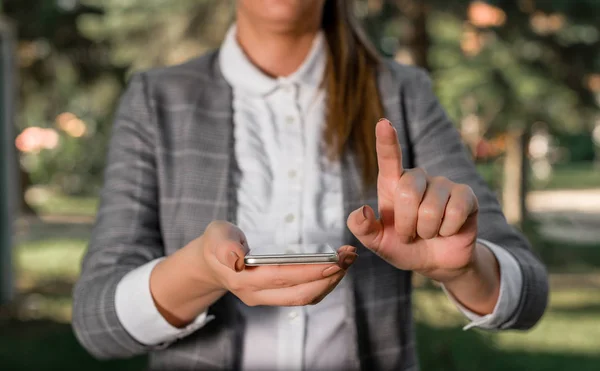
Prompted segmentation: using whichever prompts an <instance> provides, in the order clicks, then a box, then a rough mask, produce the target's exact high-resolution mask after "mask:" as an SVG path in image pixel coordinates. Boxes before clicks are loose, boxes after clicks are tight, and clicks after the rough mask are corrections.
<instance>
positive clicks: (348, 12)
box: [322, 0, 383, 186]
mask: <svg viewBox="0 0 600 371" xmlns="http://www.w3.org/2000/svg"><path fill="white" fill-rule="evenodd" d="M353 6H354V1H353V0H326V1H325V4H324V9H323V21H322V28H323V32H324V34H325V37H326V39H327V44H328V48H329V49H328V52H329V58H328V61H327V68H326V77H325V81H324V83H325V86H326V89H327V96H328V98H327V99H328V100H327V125H326V129H325V142H326V144H327V145H328V148H329V150H330V153H329V155H330V158H332V159H338V158H341V156H342V155H343V154H344V152H345V151H346V150H347V149H350V150H351V151H353V152H354V154H355V156H356V158H357V160H358V165H359V166H360V168H361V170H362V180H363V184H364V185H365V186H368V185H371V184H374V183H375V181H376V179H377V172H378V170H377V157H376V152H375V124H376V122H377V120H378V119H379V118H381V117H382V116H383V106H382V103H381V98H380V94H379V90H378V89H377V69H378V67H379V66H380V64H381V59H380V57H379V54H378V53H377V51H376V50H375V48H374V47H373V45H372V44H371V43H370V42H369V40H368V39H367V37H366V36H365V34H364V33H363V31H362V28H361V26H360V25H359V24H358V20H357V19H356V18H355V16H354V14H353V11H354V9H353Z"/></svg>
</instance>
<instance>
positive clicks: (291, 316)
mask: <svg viewBox="0 0 600 371" xmlns="http://www.w3.org/2000/svg"><path fill="white" fill-rule="evenodd" d="M288 317H289V318H290V319H291V320H294V319H296V318H297V317H298V312H296V311H293V312H290V313H288Z"/></svg>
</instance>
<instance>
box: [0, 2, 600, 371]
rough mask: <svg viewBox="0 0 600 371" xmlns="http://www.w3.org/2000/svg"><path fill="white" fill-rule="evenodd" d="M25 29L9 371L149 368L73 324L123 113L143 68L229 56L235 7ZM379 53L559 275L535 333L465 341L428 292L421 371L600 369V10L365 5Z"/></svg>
mask: <svg viewBox="0 0 600 371" xmlns="http://www.w3.org/2000/svg"><path fill="white" fill-rule="evenodd" d="M0 3H1V4H2V7H1V12H2V13H1V14H2V16H4V17H6V18H8V19H10V20H11V21H12V22H13V23H14V24H15V26H16V29H17V35H18V40H17V41H18V42H17V48H16V50H15V53H16V56H17V60H18V76H19V77H18V78H19V84H18V101H19V106H18V111H17V118H16V124H17V134H18V136H17V137H16V140H15V145H16V147H17V149H18V151H19V169H20V184H21V191H20V192H19V195H18V197H20V199H21V211H22V212H21V215H20V216H19V219H18V223H17V230H16V234H15V238H16V242H17V244H16V246H15V250H14V255H15V264H16V268H17V271H16V283H17V289H18V295H17V298H16V300H15V301H14V303H13V304H12V305H10V306H6V307H2V308H1V309H0V329H1V330H0V369H11V370H12V369H31V370H34V369H35V370H46V369H47V370H50V369H63V370H67V369H90V370H93V369H98V370H100V369H105V368H106V367H108V366H110V367H113V368H115V369H124V370H125V369H131V370H138V369H140V368H141V367H143V364H144V360H143V359H137V360H132V361H123V362H111V363H108V364H107V363H98V362H96V361H94V360H92V359H91V358H90V357H89V356H87V355H86V354H85V352H84V351H83V350H82V349H81V348H80V347H79V346H78V345H77V344H76V342H75V339H74V338H73V336H72V334H71V332H70V329H69V326H68V323H69V320H70V290H71V287H72V284H73V282H74V281H75V279H76V278H77V274H78V270H79V268H78V265H79V260H80V258H81V256H82V254H83V252H84V250H85V245H86V241H87V238H88V235H89V230H90V225H91V223H92V222H93V218H94V213H95V210H96V205H97V200H96V197H97V194H98V189H99V187H100V186H101V182H102V171H103V166H104V160H105V151H106V145H107V141H108V138H109V135H110V129H111V120H112V114H113V110H114V108H115V104H116V102H117V100H118V97H119V95H120V93H121V91H122V89H123V88H124V86H125V84H126V82H127V79H128V77H129V76H130V74H131V73H132V72H133V71H137V70H142V69H147V68H151V67H155V66H164V65H172V64H177V63H181V62H184V61H186V60H188V59H190V58H193V57H195V56H197V55H200V54H201V53H203V52H205V51H207V50H209V49H212V48H215V47H218V45H219V43H220V42H221V40H222V37H223V35H224V33H225V31H226V29H227V27H228V26H229V24H230V22H231V21H232V20H233V6H232V2H230V1H222V0H102V1H101V0H44V1H40V0H4V1H1V2H0ZM356 13H357V15H358V16H359V17H360V18H361V20H362V21H363V23H364V25H365V27H366V30H367V31H368V34H369V35H370V37H371V39H372V40H373V42H374V44H375V45H376V47H377V48H378V49H379V50H380V52H381V53H382V54H383V55H384V56H386V57H389V58H394V59H396V60H397V61H399V62H401V63H407V64H416V65H419V66H422V67H423V68H426V69H428V70H429V71H430V73H431V75H432V77H433V80H434V83H435V88H436V92H437V94H438V96H439V98H440V100H441V102H442V104H443V105H444V107H445V108H446V109H447V111H448V114H449V115H450V117H451V118H452V119H453V121H454V122H455V123H456V125H457V128H458V129H459V130H460V132H461V134H462V137H463V139H464V141H465V143H466V144H467V145H468V146H469V148H470V149H471V150H472V153H473V157H474V159H475V160H476V161H477V164H478V166H479V168H480V171H481V173H482V175H483V176H484V177H485V179H486V180H487V181H488V183H489V184H490V186H491V187H493V188H494V189H495V190H497V192H498V196H499V198H500V199H501V201H502V203H503V207H504V210H505V213H506V215H507V218H508V219H509V220H510V221H511V222H512V223H514V224H516V225H518V226H519V227H521V228H522V229H523V230H524V231H525V232H526V233H527V234H528V236H529V237H530V239H531V240H532V242H534V244H535V247H536V250H537V252H538V253H539V254H540V256H541V257H542V258H543V259H544V261H545V262H546V264H547V265H548V266H549V269H550V271H551V280H552V289H553V293H552V298H551V307H550V310H549V312H548V315H547V316H546V317H545V318H544V320H543V321H542V323H541V324H540V325H539V326H538V327H536V329H535V330H533V331H532V332H530V333H527V334H518V333H502V334H487V333H482V332H478V331H468V332H463V331H462V330H461V329H460V326H461V324H464V320H463V319H461V318H460V316H458V315H457V313H456V311H455V310H454V309H452V308H451V307H450V305H449V304H448V303H447V301H446V299H445V298H444V297H443V294H441V293H440V291H439V290H438V289H437V288H434V287H431V285H430V284H428V283H427V282H422V281H421V280H417V283H416V286H417V289H416V292H415V298H416V303H415V312H416V316H417V321H418V337H419V352H420V357H421V363H422V366H423V369H424V370H481V369H486V370H496V369H497V370H505V369H527V370H563V369H567V368H569V369H570V368H575V369H578V370H592V369H593V370H596V369H597V368H598V364H600V354H599V351H598V349H600V330H599V329H600V327H598V326H597V323H598V322H599V321H600V295H599V293H600V290H598V289H599V288H600V269H599V267H600V250H599V249H600V173H599V171H598V164H599V163H600V110H599V105H600V1H598V0H577V1H573V0H489V1H485V2H484V1H470V0H357V1H356Z"/></svg>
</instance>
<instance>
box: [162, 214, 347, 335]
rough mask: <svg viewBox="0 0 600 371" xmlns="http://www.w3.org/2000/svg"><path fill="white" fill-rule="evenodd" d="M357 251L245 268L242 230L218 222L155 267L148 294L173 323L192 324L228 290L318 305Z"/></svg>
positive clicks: (277, 302) (271, 301)
mask: <svg viewBox="0 0 600 371" xmlns="http://www.w3.org/2000/svg"><path fill="white" fill-rule="evenodd" d="M355 251H356V249H355V248H354V247H352V246H343V247H341V248H340V249H339V250H338V255H339V261H338V263H337V264H315V265H312V264H311V265H278V266H277V265H273V266H261V267H246V266H245V265H244V256H245V255H246V253H247V252H248V245H247V244H246V238H245V237H244V234H243V233H242V231H240V229H239V228H237V227H236V226H234V225H233V224H231V223H227V222H221V221H217V222H213V223H211V224H210V225H209V226H208V227H207V229H206V231H205V232H204V234H203V235H202V236H200V237H198V238H197V239H195V240H193V241H191V242H190V243H188V244H187V245H186V246H185V247H183V248H182V249H180V250H178V251H177V252H175V253H174V254H172V255H170V256H169V257H168V258H166V259H164V260H162V261H161V262H160V263H158V264H157V265H156V267H154V269H153V270H152V274H151V275H150V292H151V294H152V298H153V300H154V304H155V305H156V308H157V309H158V311H159V312H160V314H161V315H162V316H163V317H164V318H165V320H166V321H167V322H169V323H170V324H171V325H173V326H175V327H184V326H186V325H187V324H189V323H190V322H192V321H193V320H194V319H195V318H196V317H198V315H199V314H200V313H202V312H204V311H206V310H207V309H208V307H210V306H211V305H212V304H213V303H214V302H216V301H217V300H219V298H221V297H222V296H223V295H224V294H225V293H227V291H229V292H231V293H233V294H234V295H236V296H237V297H239V298H240V299H241V300H242V301H243V302H244V303H246V304H247V305H249V306H256V305H269V306H301V305H308V304H316V303H318V302H319V301H321V300H322V299H323V298H324V297H325V296H327V294H329V293H330V292H331V291H332V290H333V289H334V288H335V286H336V285H337V284H338V283H339V282H340V281H341V280H342V278H344V275H345V273H346V269H348V268H349V267H350V266H351V265H352V263H353V262H354V260H356V257H357V255H356V253H355Z"/></svg>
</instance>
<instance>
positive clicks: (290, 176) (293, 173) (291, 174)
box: [288, 170, 298, 179]
mask: <svg viewBox="0 0 600 371" xmlns="http://www.w3.org/2000/svg"><path fill="white" fill-rule="evenodd" d="M296 175H298V173H297V172H296V170H290V171H289V172H288V177H289V178H290V179H294V178H295V177H296Z"/></svg>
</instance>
